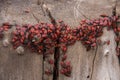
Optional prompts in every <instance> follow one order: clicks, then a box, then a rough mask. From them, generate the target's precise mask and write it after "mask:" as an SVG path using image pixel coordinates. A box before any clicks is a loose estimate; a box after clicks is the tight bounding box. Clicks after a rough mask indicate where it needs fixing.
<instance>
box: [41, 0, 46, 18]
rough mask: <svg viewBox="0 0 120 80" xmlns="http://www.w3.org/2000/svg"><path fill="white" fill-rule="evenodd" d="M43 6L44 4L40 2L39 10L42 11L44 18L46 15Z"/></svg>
mask: <svg viewBox="0 0 120 80" xmlns="http://www.w3.org/2000/svg"><path fill="white" fill-rule="evenodd" d="M43 5H44V2H43V0H42V1H41V5H40V7H41V10H42V12H43V14H44V16H46V15H45V11H44V9H43Z"/></svg>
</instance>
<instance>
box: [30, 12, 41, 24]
mask: <svg viewBox="0 0 120 80" xmlns="http://www.w3.org/2000/svg"><path fill="white" fill-rule="evenodd" d="M31 14H32V16H33V17H34V19H35V20H36V21H37V23H39V21H40V20H39V19H38V18H37V17H36V16H35V14H34V13H31Z"/></svg>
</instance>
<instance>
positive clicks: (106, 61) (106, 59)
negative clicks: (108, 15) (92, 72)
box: [97, 28, 120, 80]
mask: <svg viewBox="0 0 120 80" xmlns="http://www.w3.org/2000/svg"><path fill="white" fill-rule="evenodd" d="M101 40H102V42H105V41H107V40H110V44H109V45H107V44H103V46H102V53H103V57H102V60H101V61H102V63H101V66H99V70H98V72H97V80H120V77H119V76H120V74H119V63H118V58H117V56H116V42H115V33H114V31H113V30H110V31H107V29H106V28H105V29H104V34H103V35H102V37H101ZM102 53H101V54H102ZM106 55H107V56H106Z"/></svg>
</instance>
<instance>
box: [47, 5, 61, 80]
mask: <svg viewBox="0 0 120 80" xmlns="http://www.w3.org/2000/svg"><path fill="white" fill-rule="evenodd" d="M45 8H46V13H47V16H48V17H49V18H50V21H51V23H52V24H53V25H54V26H55V28H57V22H56V20H55V19H54V18H53V16H52V14H51V12H50V10H49V9H48V7H47V6H46V5H45ZM56 42H57V44H59V36H58V38H57V40H56ZM59 58H60V49H59V47H55V50H54V68H53V80H58V78H59Z"/></svg>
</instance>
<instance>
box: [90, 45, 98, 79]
mask: <svg viewBox="0 0 120 80" xmlns="http://www.w3.org/2000/svg"><path fill="white" fill-rule="evenodd" d="M97 50H98V45H97V46H96V50H95V55H94V57H93V61H92V62H93V63H92V70H91V77H90V80H92V77H93V72H94V65H95V59H96V55H97Z"/></svg>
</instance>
